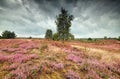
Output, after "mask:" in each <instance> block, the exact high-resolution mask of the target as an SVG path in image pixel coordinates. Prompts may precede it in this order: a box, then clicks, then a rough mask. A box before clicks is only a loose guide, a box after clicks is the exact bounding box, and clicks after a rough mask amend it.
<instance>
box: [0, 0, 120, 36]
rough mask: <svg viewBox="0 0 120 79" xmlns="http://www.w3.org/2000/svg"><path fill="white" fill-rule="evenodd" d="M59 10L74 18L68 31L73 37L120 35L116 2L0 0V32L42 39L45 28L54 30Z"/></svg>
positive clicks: (118, 11)
mask: <svg viewBox="0 0 120 79" xmlns="http://www.w3.org/2000/svg"><path fill="white" fill-rule="evenodd" d="M61 7H64V8H65V9H67V10H68V12H69V13H70V14H72V15H74V20H73V22H72V27H71V32H72V33H73V34H74V35H76V37H104V36H111V37H114V36H119V35H120V31H119V29H120V10H119V9H120V0H0V32H2V31H4V30H6V29H8V30H13V31H15V32H16V33H17V34H18V35H19V36H22V35H23V36H37V37H39V36H40V37H41V36H42V37H43V35H44V34H45V31H46V29H48V28H50V29H52V30H53V32H55V31H56V25H55V19H56V15H58V14H59V13H60V8H61Z"/></svg>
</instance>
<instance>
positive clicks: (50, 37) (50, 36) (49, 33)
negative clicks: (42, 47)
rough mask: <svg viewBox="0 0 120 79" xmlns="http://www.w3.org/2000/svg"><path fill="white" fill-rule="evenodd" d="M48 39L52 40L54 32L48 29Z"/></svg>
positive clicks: (46, 36)
mask: <svg viewBox="0 0 120 79" xmlns="http://www.w3.org/2000/svg"><path fill="white" fill-rule="evenodd" d="M45 38H46V39H52V30H51V29H47V31H46V34H45Z"/></svg>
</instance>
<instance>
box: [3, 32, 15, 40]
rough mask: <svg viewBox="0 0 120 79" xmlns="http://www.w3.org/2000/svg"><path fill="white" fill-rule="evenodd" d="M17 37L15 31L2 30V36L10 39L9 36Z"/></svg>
mask: <svg viewBox="0 0 120 79" xmlns="http://www.w3.org/2000/svg"><path fill="white" fill-rule="evenodd" d="M15 37H16V35H15V33H14V32H10V31H7V30H5V31H3V32H2V38H6V39H9V38H15Z"/></svg>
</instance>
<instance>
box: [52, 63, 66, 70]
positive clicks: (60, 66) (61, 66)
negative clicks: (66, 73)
mask: <svg viewBox="0 0 120 79" xmlns="http://www.w3.org/2000/svg"><path fill="white" fill-rule="evenodd" d="M53 67H54V68H55V69H62V68H64V65H63V63H53Z"/></svg>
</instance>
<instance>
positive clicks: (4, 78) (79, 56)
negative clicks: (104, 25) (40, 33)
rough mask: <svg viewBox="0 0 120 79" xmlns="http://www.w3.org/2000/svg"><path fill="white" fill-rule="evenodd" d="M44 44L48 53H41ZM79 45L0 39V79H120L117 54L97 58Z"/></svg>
mask: <svg viewBox="0 0 120 79" xmlns="http://www.w3.org/2000/svg"><path fill="white" fill-rule="evenodd" d="M45 44H47V45H48V48H49V51H47V52H44V53H42V52H41V51H40V48H41V47H42V46H43V45H45ZM81 45H82V44H81V43H79V42H74V41H73V42H65V44H62V43H60V42H59V41H56V42H55V41H50V40H49V41H48V40H40V39H39V40H38V39H7V40H6V39H3V40H0V79H120V64H119V63H120V61H119V59H118V58H120V54H119V53H118V54H117V55H116V53H111V54H107V53H109V52H107V53H106V54H104V53H105V52H104V51H103V52H102V53H101V54H100V55H101V59H97V55H99V54H98V53H99V51H96V52H97V53H96V52H95V53H92V52H94V51H93V50H90V52H89V51H84V50H85V49H84V47H83V49H82V48H80V47H79V46H81ZM74 46H75V47H74ZM83 46H84V45H83ZM90 46H91V45H90ZM99 47H100V46H99ZM91 49H92V48H91ZM95 49H96V48H95ZM96 50H97V49H96ZM101 50H102V49H101ZM95 54H97V55H95ZM103 55H107V57H108V56H110V55H112V56H111V57H114V58H113V59H110V60H111V62H106V61H107V60H108V58H110V57H108V58H103ZM93 56H95V57H93ZM104 57H105V56H104Z"/></svg>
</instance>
